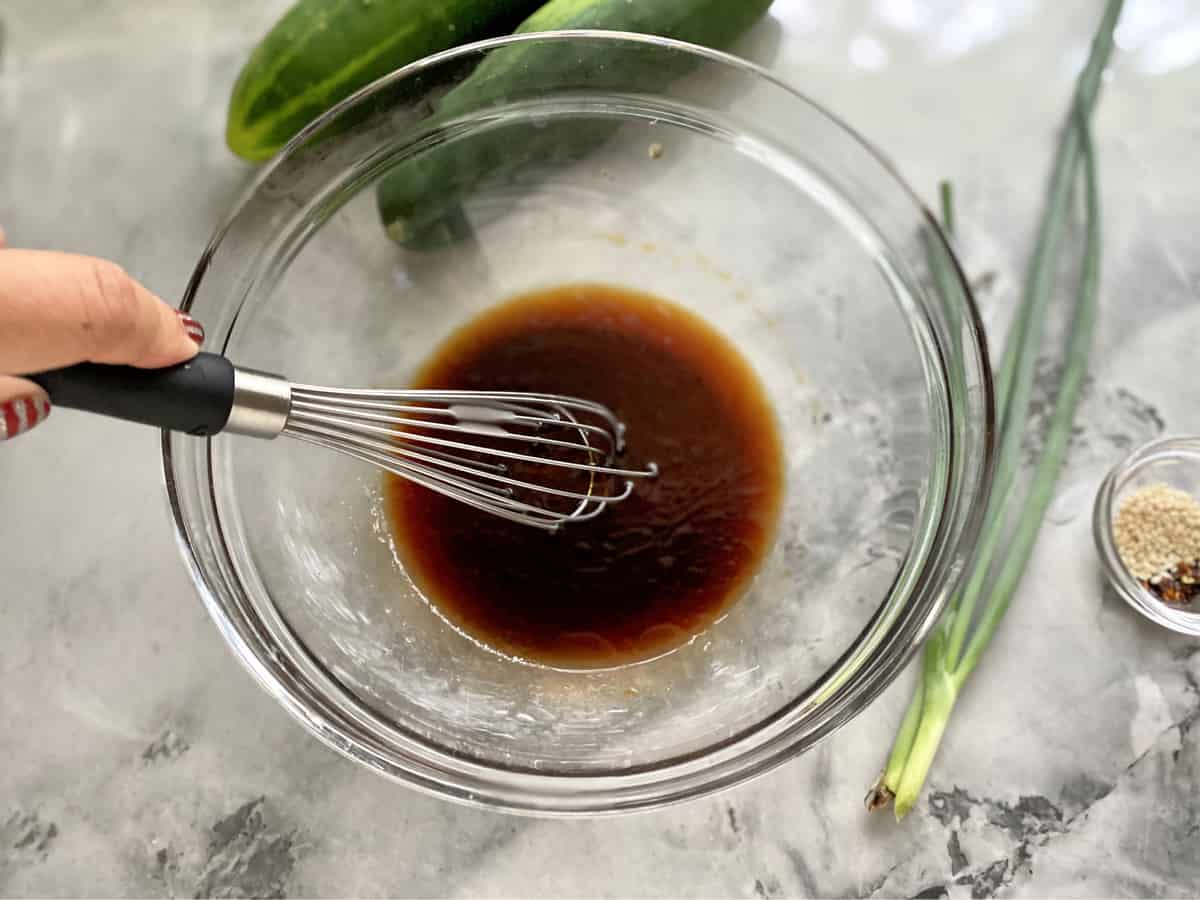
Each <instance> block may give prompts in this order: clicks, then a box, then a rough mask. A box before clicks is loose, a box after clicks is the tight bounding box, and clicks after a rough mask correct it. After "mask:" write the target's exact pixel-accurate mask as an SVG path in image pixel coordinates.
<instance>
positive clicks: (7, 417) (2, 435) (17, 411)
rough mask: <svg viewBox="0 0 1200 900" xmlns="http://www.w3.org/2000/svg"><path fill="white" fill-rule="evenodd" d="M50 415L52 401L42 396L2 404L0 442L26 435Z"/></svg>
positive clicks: (0, 406) (21, 398)
mask: <svg viewBox="0 0 1200 900" xmlns="http://www.w3.org/2000/svg"><path fill="white" fill-rule="evenodd" d="M48 415H50V401H49V400H47V399H46V398H45V397H42V396H37V395H35V396H32V397H15V398H13V399H12V400H9V401H8V402H7V403H0V441H7V440H9V439H10V438H15V437H16V436H17V435H18V434H24V433H25V432H26V431H28V430H29V429H30V428H33V427H34V426H35V425H38V424H40V423H42V422H44V421H46V416H48Z"/></svg>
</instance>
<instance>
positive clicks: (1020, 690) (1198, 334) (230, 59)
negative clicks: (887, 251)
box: [0, 0, 1200, 898]
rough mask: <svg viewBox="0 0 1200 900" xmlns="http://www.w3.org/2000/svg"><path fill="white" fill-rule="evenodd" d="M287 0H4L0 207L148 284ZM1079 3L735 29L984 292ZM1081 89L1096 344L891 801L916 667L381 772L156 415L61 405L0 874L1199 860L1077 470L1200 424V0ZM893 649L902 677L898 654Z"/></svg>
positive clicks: (4, 504)
mask: <svg viewBox="0 0 1200 900" xmlns="http://www.w3.org/2000/svg"><path fill="white" fill-rule="evenodd" d="M285 5H286V4H285V3H283V2H281V0H272V2H269V3H257V4H248V3H238V2H234V0H211V2H200V0H194V2H189V0H168V2H161V3H127V2H124V0H103V2H97V0H55V2H53V3H44V2H42V0H6V2H5V3H4V4H3V5H2V6H0V22H2V24H3V29H4V38H3V43H2V49H0V224H2V225H3V226H4V228H5V229H6V230H7V231H8V234H9V238H10V241H11V242H13V243H14V244H17V245H23V246H33V247H46V248H60V249H70V250H76V251H80V252H86V253H92V254H97V255H101V256H107V257H111V258H113V259H116V260H118V261H120V262H121V263H123V264H124V265H125V266H126V267H127V268H128V269H129V270H130V271H131V272H133V273H134V274H135V275H136V276H138V277H139V278H141V279H142V280H143V281H145V282H146V283H147V284H149V285H150V286H151V287H152V288H154V289H155V290H157V291H158V292H160V293H161V294H163V295H164V296H167V297H173V296H178V295H179V293H180V292H181V291H182V290H183V287H184V284H185V281H186V279H187V277H188V274H189V273H190V270H191V268H192V265H193V263H194V261H195V259H196V257H197V256H198V254H199V251H200V249H201V248H202V246H203V245H204V243H205V241H206V240H207V238H208V235H209V233H210V232H211V230H212V229H213V227H214V225H215V224H216V223H217V222H218V221H219V219H220V217H221V216H222V215H223V214H224V213H225V211H226V210H227V209H228V208H229V206H230V205H231V203H232V201H233V198H234V197H235V196H236V195H237V194H238V192H239V190H240V188H241V186H242V184H243V183H244V181H245V179H246V178H247V176H248V170H247V169H246V168H245V167H243V166H242V165H241V164H239V163H238V162H237V161H236V160H235V159H233V158H232V157H231V155H230V154H229V153H228V151H227V150H226V149H225V146H224V143H223V140H222V132H223V125H224V110H225V101H226V98H227V96H228V92H229V88H230V85H231V83H232V80H233V78H234V75H235V74H236V71H237V69H238V66H239V65H240V62H241V60H242V59H243V57H244V55H245V53H246V51H247V49H248V47H249V46H250V45H251V44H252V42H253V41H254V39H255V37H256V36H257V35H259V34H260V33H262V31H263V30H264V29H265V28H266V27H267V25H268V24H269V23H270V22H271V21H272V20H273V19H274V18H275V17H276V16H277V15H278V14H279V12H280V10H281V9H282V8H283V7H284V6H285ZM1099 6H1100V4H1099V3H1098V2H1096V0H1069V2H1065V0H975V2H972V3H971V4H965V3H959V4H955V3H944V2H934V0H913V2H901V0H854V2H843V3H823V2H817V0H776V3H775V7H774V11H773V14H772V18H771V19H770V20H769V21H767V22H764V23H763V24H762V25H761V26H759V27H758V29H757V30H756V31H755V32H754V33H753V34H751V35H750V36H748V38H747V39H746V40H745V41H744V43H743V44H742V46H741V47H740V48H739V50H740V51H741V52H742V53H744V54H745V55H747V56H749V57H751V58H754V59H757V60H758V61H759V62H762V63H763V64H765V65H768V66H770V67H771V68H772V69H774V70H775V71H776V72H778V73H779V74H780V75H782V76H783V77H785V78H787V79H789V80H790V81H791V82H793V83H794V84H796V85H798V86H799V87H800V88H801V89H802V90H804V91H805V92H807V93H808V94H810V95H811V96H813V97H814V98H816V99H817V100H819V101H821V102H823V103H824V104H826V105H827V106H829V107H831V108H832V109H834V110H836V111H838V112H839V113H840V114H841V115H843V116H844V117H845V118H846V119H847V120H848V121H849V122H851V123H852V124H854V125H855V126H856V127H858V128H859V129H860V130H861V131H862V132H863V133H864V134H866V135H867V136H868V137H869V138H870V139H871V140H873V141H874V142H875V143H876V144H877V145H879V146H881V147H883V148H885V149H886V150H887V152H888V153H889V154H890V155H891V156H892V157H893V159H894V160H895V161H896V163H897V165H898V166H899V168H900V170H901V171H902V172H904V173H905V175H906V176H907V178H908V180H909V181H910V182H911V183H912V184H914V185H916V186H917V187H918V189H919V190H921V191H922V192H923V193H924V194H925V195H926V196H927V197H930V198H931V197H932V196H933V193H934V190H935V187H936V183H937V181H938V179H940V178H950V179H952V180H953V181H954V182H955V184H956V187H957V192H958V201H959V216H960V220H961V222H962V223H963V224H962V227H963V230H964V244H965V255H966V261H967V264H968V267H969V268H970V269H971V275H972V277H974V278H976V279H978V280H979V283H980V301H981V306H982V307H983V310H984V315H985V318H986V319H987V321H988V323H989V325H991V326H992V327H993V328H994V329H995V332H1002V330H1003V323H1004V321H1005V316H1006V313H1007V310H1009V309H1011V305H1012V303H1013V301H1014V298H1015V292H1016V287H1017V285H1018V283H1019V279H1020V273H1021V271H1022V265H1023V260H1024V257H1025V254H1026V253H1027V252H1028V250H1029V241H1030V237H1031V234H1032V229H1033V225H1034V222H1035V219H1036V215H1037V211H1038V207H1039V203H1040V200H1041V196H1042V183H1043V179H1044V177H1045V175H1046V173H1047V171H1048V168H1049V157H1050V152H1051V148H1052V138H1053V132H1054V129H1055V127H1056V126H1057V124H1058V123H1059V122H1060V121H1061V118H1062V115H1063V111H1064V109H1065V108H1066V102H1067V97H1068V94H1069V91H1070V87H1071V84H1072V80H1073V76H1074V73H1075V72H1076V71H1077V69H1078V67H1079V65H1080V64H1081V62H1082V59H1083V55H1084V53H1085V50H1086V45H1087V41H1088V40H1089V39H1090V35H1091V32H1092V28H1093V26H1094V23H1095V20H1096V18H1097V14H1098V11H1099ZM1118 39H1119V45H1120V49H1119V51H1118V53H1117V56H1116V59H1115V62H1114V65H1113V67H1112V71H1111V77H1109V78H1108V79H1107V82H1106V84H1105V88H1104V94H1103V98H1102V101H1101V105H1100V109H1099V111H1098V114H1097V119H1096V125H1095V128H1096V139H1097V145H1098V148H1099V152H1100V154H1101V173H1102V183H1103V192H1104V204H1105V213H1106V218H1105V228H1106V242H1107V247H1106V263H1105V271H1104V282H1103V294H1102V304H1103V311H1102V318H1101V322H1100V326H1099V334H1098V342H1097V347H1096V350H1095V356H1094V359H1095V364H1094V366H1093V377H1092V379H1091V381H1090V384H1089V387H1088V393H1087V395H1086V397H1085V400H1084V403H1083V408H1082V411H1081V415H1080V420H1079V422H1078V426H1079V427H1078V431H1077V434H1076V436H1075V439H1074V442H1073V445H1072V449H1071V455H1070V459H1069V464H1068V467H1067V470H1066V471H1065V473H1064V475H1063V477H1062V479H1061V481H1060V485H1059V494H1058V497H1057V498H1056V500H1055V503H1054V505H1053V508H1052V510H1051V514H1050V517H1049V520H1048V522H1047V525H1046V527H1045V528H1044V529H1043V532H1042V535H1041V538H1040V541H1039V544H1038V547H1037V550H1036V553H1035V556H1034V558H1033V561H1032V564H1031V567H1030V570H1029V572H1028V574H1027V577H1026V579H1025V582H1024V584H1023V586H1022V589H1021V591H1020V593H1019V596H1018V597H1017V599H1016V601H1015V603H1014V606H1013V609H1012V611H1011V613H1010V615H1009V617H1008V619H1007V621H1006V622H1005V623H1004V627H1003V629H1002V631H1001V633H1000V635H999V636H998V638H997V640H996V641H995V645H994V652H991V653H990V654H989V655H988V656H987V658H986V659H985V661H984V663H983V665H982V666H981V668H980V670H979V672H978V677H977V678H975V679H974V680H973V682H972V683H971V685H970V687H969V688H968V690H967V691H966V693H965V694H964V696H963V697H962V700H961V702H960V704H959V709H958V710H957V712H956V714H955V717H954V721H953V724H952V727H951V730H950V732H949V734H948V736H947V738H946V740H945V742H944V744H943V748H942V753H941V756H940V757H939V759H938V761H937V763H936V765H935V767H934V770H933V773H932V775H931V778H930V782H929V786H928V791H927V793H926V795H925V796H924V797H923V798H922V800H921V802H920V804H919V807H918V808H917V809H916V810H915V811H914V813H913V814H912V815H911V816H910V817H909V818H908V819H907V820H906V821H905V822H904V823H903V824H901V825H897V824H896V823H895V822H894V821H892V820H891V819H890V817H886V816H875V817H871V816H868V815H867V814H866V813H865V812H864V810H863V805H862V798H863V794H864V793H865V790H866V788H867V786H868V785H869V783H870V782H871V781H872V779H873V777H874V775H875V773H876V771H877V769H878V767H879V765H880V764H881V762H882V756H883V753H884V752H885V751H884V748H885V746H886V744H887V741H888V740H889V738H890V735H891V733H892V731H893V729H894V728H895V725H896V723H897V721H898V719H899V716H900V713H901V711H902V709H903V705H904V703H905V702H906V700H907V698H908V694H909V684H908V683H907V679H906V680H905V683H901V684H897V685H895V686H894V687H893V688H892V689H891V690H889V691H888V692H887V693H886V694H885V695H884V696H883V697H882V698H881V699H880V700H879V701H878V702H877V703H876V704H875V705H874V706H872V707H871V709H870V710H869V711H868V712H867V713H865V714H864V715H862V716H860V717H859V718H858V719H856V720H855V721H854V722H853V723H851V724H850V725H849V726H847V727H846V728H844V729H843V730H841V731H840V732H839V733H837V734H836V735H835V736H834V737H833V738H832V739H831V740H828V741H827V742H825V743H824V744H823V745H821V746H820V747H819V749H817V750H816V751H814V752H812V753H810V754H808V755H806V756H804V757H802V758H800V759H798V760H795V761H793V762H792V763H790V764H788V765H786V766H784V767H782V768H780V769H778V770H776V771H775V772H773V773H772V774H770V775H768V776H766V777H763V778H761V779H759V780H758V781H755V782H753V783H751V784H748V785H745V786H743V787H740V788H738V789H735V790H732V791H729V792H727V793H724V794H721V795H719V796H716V797H713V798H710V799H705V800H701V801H697V802H694V803H691V804H688V805H683V806H678V807H674V808H671V809H668V810H665V811H661V812H656V813H651V814H644V815H639V816H635V817H632V818H623V819H606V820H599V821H572V822H561V821H546V820H534V819H524V818H514V817H509V816H504V815H498V814H493V813H488V812H483V811H478V810H473V809H466V808H461V807H458V806H455V805H451V804H449V803H446V802H443V801H440V800H437V799H432V798H429V797H425V796H422V795H419V794H417V793H414V792H411V791H408V790H405V789H402V788H400V787H393V786H389V785H387V784H386V783H384V782H382V781H380V780H379V779H378V778H377V777H376V776H374V775H371V774H369V773H368V772H366V771H365V770H362V769H360V768H358V767H357V766H355V765H353V764H352V763H350V762H348V761H346V760H344V759H342V758H341V757H339V756H337V755H336V754H334V753H333V752H332V751H330V750H327V749H326V748H325V747H323V746H321V745H320V744H318V743H317V742H316V741H315V740H314V739H312V738H311V737H310V736H309V735H308V734H306V733H305V732H304V731H303V729H302V728H301V727H300V726H299V725H298V724H296V723H295V722H294V721H292V720H291V719H290V718H289V717H288V716H287V714H286V713H285V712H284V711H283V710H282V709H281V708H279V707H278V706H276V705H275V703H274V702H273V701H272V700H271V699H270V698H268V697H267V696H266V694H264V693H263V692H262V691H260V690H259V689H258V687H257V686H256V685H255V684H254V683H253V682H252V680H251V678H250V676H249V675H247V674H246V673H245V672H244V671H242V669H241V668H240V666H239V665H238V664H237V663H236V662H235V661H234V659H233V657H232V656H231V654H230V653H229V652H228V651H227V650H226V648H225V646H224V645H223V643H222V641H221V638H220V636H219V635H218V633H217V631H216V629H215V628H214V627H213V626H212V624H211V623H210V622H209V620H208V618H207V616H206V614H205V612H204V610H203V609H202V607H201V604H200V603H199V601H198V600H197V599H196V596H195V594H194V592H193V590H192V587H191V585H190V583H189V581H188V577H187V575H186V573H185V571H184V569H183V566H182V564H181V563H180V561H179V559H178V555H177V551H176V548H175V546H174V543H173V540H172V535H171V530H170V527H169V525H168V518H167V513H166V507H165V502H164V498H163V491H162V487H161V484H160V481H161V475H160V465H159V461H158V444H157V440H156V435H155V434H154V433H152V432H150V431H149V430H139V429H132V428H128V427H123V426H121V425H119V424H116V423H113V422H109V421H104V420H98V419H89V418H86V417H84V416H80V415H77V414H72V413H70V412H63V411H60V412H57V413H56V414H55V416H54V418H53V419H52V420H51V422H50V423H48V424H47V425H46V426H44V427H42V428H39V429H38V430H37V431H36V432H34V433H32V434H30V435H28V436H27V437H23V438H22V439H21V440H19V441H16V442H14V443H13V444H11V445H8V446H5V447H4V448H3V449H2V450H0V572H2V573H3V581H2V582H0V583H2V585H3V587H2V588H0V723H2V727H0V760H3V763H2V764H0V894H2V895H6V896H16V895H30V894H36V895H91V896H104V895H113V896H132V895H170V896H177V895H183V896H194V895H216V896H243V895H244V896H285V895H287V896H291V895H311V896H325V895H339V896H355V895H380V894H391V895H398V896H456V895H477V896H489V895H497V896H501V895H507V896H514V895H523V896H543V895H545V896H549V895H558V896H576V895H620V896H648V897H649V896H725V895H728V896H747V897H753V896H757V897H763V898H766V897H777V896H851V895H853V896H871V895H879V896H919V897H940V896H945V895H947V894H948V895H949V896H952V897H966V896H968V895H969V896H971V897H989V896H1048V895H1057V896H1125V895H1137V896H1152V895H1154V896H1157V895H1180V894H1191V893H1194V892H1195V890H1196V888H1197V885H1200V728H1195V727H1193V725H1194V724H1195V723H1196V722H1197V721H1198V720H1200V644H1197V643H1196V642H1195V641H1193V640H1189V639H1185V638H1183V637H1179V636H1174V635H1170V634H1167V633H1166V632H1164V631H1161V630H1159V629H1157V628H1156V627H1155V626H1152V625H1150V624H1149V623H1147V622H1145V621H1143V620H1142V619H1140V618H1139V617H1137V616H1136V615H1135V614H1134V613H1133V612H1132V611H1131V610H1129V609H1128V608H1126V607H1125V605H1124V604H1123V603H1122V602H1121V601H1120V600H1119V599H1118V598H1117V597H1116V596H1115V595H1114V594H1112V593H1111V592H1110V591H1108V590H1106V589H1105V588H1104V586H1103V584H1102V580H1101V576H1100V573H1099V569H1098V566H1097V562H1096V558H1095V554H1094V551H1093V549H1092V544H1091V538H1090V530H1089V529H1090V525H1089V515H1090V507H1091V501H1092V496H1093V493H1094V490H1095V487H1096V485H1097V483H1098V481H1099V479H1100V477H1101V475H1102V474H1103V472H1104V471H1105V469H1106V468H1107V467H1108V466H1109V465H1111V464H1112V463H1113V462H1114V461H1115V459H1116V458H1117V457H1119V456H1120V455H1121V453H1122V452H1123V451H1124V450H1125V449H1126V448H1128V447H1130V446H1132V445H1134V444H1136V443H1139V442H1141V441H1143V440H1145V439H1148V438H1151V437H1154V436H1155V435H1158V434H1164V433H1174V434H1178V433H1187V432H1196V431H1200V379H1197V378H1196V377H1195V368H1194V366H1195V348H1196V346H1197V345H1198V344H1200V303H1198V302H1197V300H1198V299H1200V228H1197V215H1198V211H1200V177H1197V174H1196V160H1197V159H1198V158H1200V112H1198V107H1197V105H1196V97H1197V96H1198V95H1200V0H1175V2H1168V0H1131V2H1130V3H1128V4H1127V10H1126V17H1125V20H1124V23H1123V25H1122V27H1121V29H1120V32H1119V34H1118ZM909 674H910V675H911V674H912V673H909Z"/></svg>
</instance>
